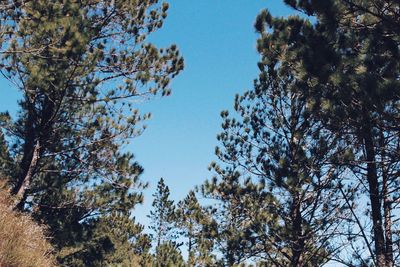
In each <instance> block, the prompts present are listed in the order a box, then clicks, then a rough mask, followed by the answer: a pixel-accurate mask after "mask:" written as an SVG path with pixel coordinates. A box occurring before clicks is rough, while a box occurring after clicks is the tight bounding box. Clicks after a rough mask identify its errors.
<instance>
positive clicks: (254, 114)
mask: <svg viewBox="0 0 400 267" xmlns="http://www.w3.org/2000/svg"><path fill="white" fill-rule="evenodd" d="M235 110H236V111H237V113H238V115H239V116H235V117H234V116H229V114H228V112H222V117H223V118H224V119H225V120H224V123H223V125H222V127H223V128H224V131H223V132H222V133H221V134H220V135H219V136H218V139H219V140H220V142H221V144H222V146H221V148H217V150H216V152H217V156H218V157H219V159H220V162H221V164H222V166H221V164H215V163H214V164H212V167H213V169H214V170H215V172H216V173H217V177H216V178H215V179H214V180H212V181H211V182H208V183H206V184H205V186H204V187H203V190H204V191H205V192H206V194H205V195H206V196H210V197H212V198H213V199H216V200H219V202H220V203H221V207H220V208H219V209H220V210H219V211H218V212H220V216H219V218H217V224H218V227H219V228H220V230H219V231H218V237H217V239H218V238H221V239H222V242H223V243H225V247H222V248H220V251H223V253H224V258H225V260H226V262H225V264H226V265H228V266H230V265H233V264H239V263H241V262H242V261H244V260H246V259H249V258H256V259H257V258H258V259H260V258H261V259H267V262H268V263H269V264H270V265H272V266H315V265H320V264H322V263H324V262H327V261H328V260H329V258H330V253H332V252H333V251H331V249H332V247H330V246H329V245H328V244H329V241H330V239H331V238H332V237H333V236H334V231H335V230H336V228H337V225H338V223H339V221H338V220H337V216H336V215H337V211H338V210H340V209H341V206H340V205H341V202H339V201H335V199H338V197H339V194H338V192H337V190H336V187H337V184H336V181H335V178H336V175H337V173H338V169H337V168H336V166H335V165H334V164H332V161H334V160H335V156H336V151H337V150H338V149H339V148H340V146H338V144H337V142H336V138H335V135H332V134H330V133H329V132H326V131H323V129H321V124H320V123H319V122H313V121H312V120H311V119H310V110H309V108H308V103H307V98H306V96H305V95H303V94H302V91H299V90H298V87H297V81H296V79H295V78H294V77H291V76H290V75H286V76H285V75H284V73H281V74H280V75H279V76H274V77H271V76H268V74H267V73H265V72H262V73H261V74H260V79H259V80H258V81H257V82H256V83H255V89H254V90H251V91H248V92H246V93H245V94H244V95H243V96H237V97H236V101H235ZM218 178H219V179H218ZM216 214H217V213H216Z"/></svg>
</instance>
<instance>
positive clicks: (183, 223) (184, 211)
mask: <svg viewBox="0 0 400 267" xmlns="http://www.w3.org/2000/svg"><path fill="white" fill-rule="evenodd" d="M209 222H210V215H209V214H208V213H207V211H206V210H204V208H203V207H202V206H201V205H200V203H199V202H198V200H197V197H196V194H195V192H194V191H190V192H189V193H188V195H187V196H186V197H185V198H184V199H183V200H182V201H180V202H178V204H177V210H176V219H175V225H176V227H177V228H178V229H179V232H180V236H182V237H184V238H185V239H186V242H185V245H186V247H187V252H188V253H187V254H188V259H187V266H211V265H212V264H213V263H214V262H215V259H214V255H212V253H211V251H212V248H213V245H214V241H213V240H211V239H210V238H209V236H207V234H206V231H204V229H206V228H207V226H208V225H209Z"/></svg>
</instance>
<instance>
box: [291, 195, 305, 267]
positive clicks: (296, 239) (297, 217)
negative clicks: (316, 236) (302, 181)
mask: <svg viewBox="0 0 400 267" xmlns="http://www.w3.org/2000/svg"><path fill="white" fill-rule="evenodd" d="M300 206H301V203H300V198H299V196H298V195H297V196H295V197H294V199H293V206H292V211H291V215H290V217H291V220H292V222H291V224H292V246H293V247H292V260H291V261H292V264H291V266H293V267H303V266H304V263H303V257H302V255H303V251H304V239H303V236H302V217H301V211H300Z"/></svg>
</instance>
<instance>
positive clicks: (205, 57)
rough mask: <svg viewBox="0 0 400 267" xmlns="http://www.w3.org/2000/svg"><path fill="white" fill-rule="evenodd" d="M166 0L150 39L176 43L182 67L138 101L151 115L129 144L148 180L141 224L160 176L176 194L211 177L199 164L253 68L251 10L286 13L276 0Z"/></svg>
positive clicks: (208, 157)
mask: <svg viewBox="0 0 400 267" xmlns="http://www.w3.org/2000/svg"><path fill="white" fill-rule="evenodd" d="M169 3H170V9H169V13H168V14H169V16H168V18H167V20H166V21H165V24H164V27H163V28H162V29H161V30H160V31H159V32H157V33H156V34H155V35H154V36H153V38H152V40H154V42H155V43H156V44H157V45H160V46H167V45H169V44H170V43H176V44H177V45H178V47H179V49H180V51H181V53H182V55H183V56H184V58H185V70H184V71H183V72H182V73H181V74H180V75H179V76H178V77H176V79H175V80H174V81H173V83H172V95H171V96H169V97H167V98H162V99H155V100H152V101H150V102H148V103H146V104H144V105H142V107H141V109H142V110H146V111H150V112H151V113H152V114H153V117H152V120H151V121H149V122H148V123H147V125H148V128H147V129H146V131H145V132H144V134H143V135H142V136H141V137H139V138H137V139H136V140H134V141H133V144H132V145H131V146H130V150H131V151H133V152H134V153H135V155H136V157H137V160H138V161H139V162H140V163H141V164H142V165H143V167H144V169H145V173H144V175H143V180H145V181H148V182H149V183H150V187H149V189H147V190H146V192H145V203H144V205H142V206H138V207H137V208H136V210H135V216H136V217H137V219H138V221H140V222H141V223H144V224H147V223H148V220H147V218H146V215H147V214H148V213H149V209H150V207H151V202H152V197H151V195H152V194H153V192H154V190H155V188H156V184H157V181H158V180H159V178H160V177H164V179H165V182H166V183H167V185H168V186H169V187H170V190H171V197H172V198H173V199H174V200H176V201H177V200H180V199H182V198H184V197H185V195H186V194H187V192H188V191H189V190H191V189H193V187H194V186H195V185H199V184H201V183H202V182H203V181H205V179H207V178H210V177H211V176H212V173H210V172H209V171H208V169H207V167H208V165H209V163H210V162H211V161H213V160H216V157H215V156H214V150H215V146H216V145H217V140H216V135H217V134H218V133H219V132H220V131H221V127H220V125H221V123H222V120H221V118H220V116H219V114H220V112H221V111H222V110H224V109H231V107H232V105H233V101H234V96H235V94H237V93H242V92H243V91H245V90H246V89H250V88H251V87H252V84H253V80H254V79H255V78H256V77H257V75H258V72H259V71H258V68H257V62H258V60H259V55H258V53H257V51H256V40H257V37H258V36H257V34H256V33H255V30H254V27H253V24H254V21H255V18H256V16H257V14H258V13H259V12H260V11H261V10H262V9H264V8H268V9H269V10H270V11H271V12H272V14H273V15H275V16H287V15H289V14H292V13H293V10H290V9H289V8H287V7H286V6H285V5H284V4H283V1H279V0H269V1H267V0H233V1H232V0H230V1H228V0H201V1H187V0H171V1H169ZM139 108H140V107H139Z"/></svg>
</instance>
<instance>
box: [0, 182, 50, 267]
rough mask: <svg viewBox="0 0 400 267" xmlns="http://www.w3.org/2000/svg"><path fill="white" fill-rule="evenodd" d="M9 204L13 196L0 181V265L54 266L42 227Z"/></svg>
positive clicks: (24, 266)
mask: <svg viewBox="0 0 400 267" xmlns="http://www.w3.org/2000/svg"><path fill="white" fill-rule="evenodd" d="M12 207H13V202H12V198H11V196H10V195H9V194H8V192H7V190H6V187H5V184H4V183H3V182H0V267H3V266H4V267H6V266H7V267H14V266H15V267H31V266H32V267H33V266H35V267H36V266H38V267H47V266H55V264H54V262H55V261H54V258H53V255H52V254H51V251H52V247H51V245H50V243H49V242H48V240H47V239H46V236H45V229H44V227H43V226H39V225H38V224H37V223H35V222H34V221H33V220H32V219H31V218H30V217H29V216H27V215H24V214H21V213H18V212H16V211H13V209H12Z"/></svg>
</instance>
